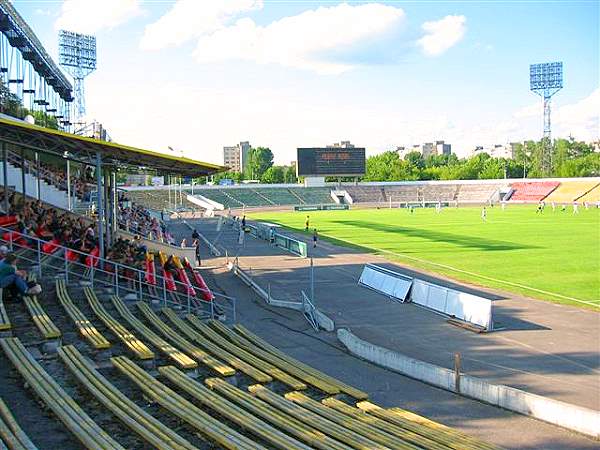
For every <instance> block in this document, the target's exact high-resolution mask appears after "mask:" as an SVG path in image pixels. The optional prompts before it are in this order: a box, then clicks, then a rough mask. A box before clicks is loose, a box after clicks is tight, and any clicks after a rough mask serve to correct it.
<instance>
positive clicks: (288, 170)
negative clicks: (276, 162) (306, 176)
mask: <svg viewBox="0 0 600 450" xmlns="http://www.w3.org/2000/svg"><path fill="white" fill-rule="evenodd" d="M283 182H284V183H297V182H298V178H297V177H296V167H294V166H284V168H283Z"/></svg>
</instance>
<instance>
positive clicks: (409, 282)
mask: <svg viewBox="0 0 600 450" xmlns="http://www.w3.org/2000/svg"><path fill="white" fill-rule="evenodd" d="M358 282H359V284H360V285H361V286H365V287H367V288H369V289H373V290H375V291H377V292H380V293H382V294H384V295H387V296H388V297H390V298H391V299H394V300H398V301H401V302H405V301H410V302H412V303H415V304H417V305H421V306H424V307H425V308H429V309H432V310H434V311H436V312H439V313H442V314H445V315H447V316H450V317H455V318H457V319H460V320H463V321H465V322H468V323H472V324H474V325H477V326H479V327H482V328H484V329H485V330H487V331H491V330H492V329H493V328H494V321H493V302H492V301H491V300H489V299H487V298H483V297H479V296H477V295H473V294H468V293H466V292H463V291H459V290H456V289H451V288H448V287H446V286H440V285H437V284H434V283H430V282H427V281H423V280H420V279H418V278H411V277H408V276H406V275H403V274H400V273H398V272H394V271H393V270H389V269H386V268H385V267H381V266H377V265H375V264H367V265H366V266H365V267H364V268H363V272H362V274H361V276H360V279H359V281H358Z"/></svg>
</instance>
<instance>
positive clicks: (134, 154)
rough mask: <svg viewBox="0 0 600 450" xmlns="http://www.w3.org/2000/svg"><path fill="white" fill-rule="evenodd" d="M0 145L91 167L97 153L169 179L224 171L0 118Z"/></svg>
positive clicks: (106, 159) (113, 162)
mask: <svg viewBox="0 0 600 450" xmlns="http://www.w3.org/2000/svg"><path fill="white" fill-rule="evenodd" d="M0 141H2V142H6V143H8V144H13V145H15V146H18V147H21V148H26V149H30V150H34V151H37V152H42V153H48V154H52V155H56V156H61V157H62V156H63V154H64V152H69V155H70V157H72V158H73V159H75V160H79V161H82V162H89V164H94V162H95V158H96V153H97V152H100V154H101V155H102V159H103V163H104V164H111V165H115V166H119V165H121V166H129V167H146V168H148V169H153V170H157V171H160V172H165V173H168V174H172V175H182V176H190V177H198V176H203V175H210V174H213V173H216V172H221V171H224V170H226V167H223V166H219V165H216V164H210V163H205V162H201V161H196V160H193V159H189V158H184V157H180V156H177V155H170V154H164V153H158V152H154V151H151V150H143V149H141V148H136V147H129V146H127V145H121V144H116V143H114V142H105V141H101V140H98V139H93V138H89V137H84V136H77V135H74V134H70V133H65V132H64V131H58V130H52V129H50V128H43V127H39V126H37V125H31V124H29V123H26V122H22V121H17V120H12V119H8V118H6V117H0Z"/></svg>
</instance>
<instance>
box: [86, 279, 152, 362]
mask: <svg viewBox="0 0 600 450" xmlns="http://www.w3.org/2000/svg"><path fill="white" fill-rule="evenodd" d="M84 293H85V297H86V298H87V301H88V303H89V305H90V308H92V311H93V312H94V314H95V315H96V317H98V319H100V321H101V322H102V323H103V324H104V326H105V327H106V328H108V329H109V330H110V331H112V332H113V333H114V335H115V336H117V338H118V339H119V340H120V341H121V342H122V343H123V344H124V345H125V346H126V347H127V348H128V349H129V350H130V351H131V352H132V353H133V354H134V355H135V356H136V358H139V359H142V360H146V359H153V358H154V352H152V350H150V349H149V348H148V346H147V345H146V344H144V342H142V341H141V340H140V339H138V338H137V337H136V336H135V335H134V334H133V333H132V332H131V331H129V330H128V329H127V328H125V327H124V326H123V325H122V324H121V323H120V322H119V321H118V320H116V319H115V318H114V317H112V316H111V315H110V314H109V313H108V311H106V309H105V308H104V306H103V305H102V303H101V302H100V300H98V297H97V296H96V293H95V292H94V291H93V290H92V288H89V287H86V288H84Z"/></svg>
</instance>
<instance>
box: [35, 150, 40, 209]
mask: <svg viewBox="0 0 600 450" xmlns="http://www.w3.org/2000/svg"><path fill="white" fill-rule="evenodd" d="M35 170H36V172H37V177H36V178H37V193H36V194H37V195H36V197H37V199H38V200H41V199H42V177H41V172H40V154H39V153H38V152H35Z"/></svg>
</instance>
